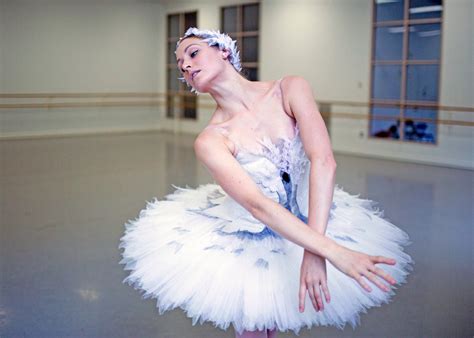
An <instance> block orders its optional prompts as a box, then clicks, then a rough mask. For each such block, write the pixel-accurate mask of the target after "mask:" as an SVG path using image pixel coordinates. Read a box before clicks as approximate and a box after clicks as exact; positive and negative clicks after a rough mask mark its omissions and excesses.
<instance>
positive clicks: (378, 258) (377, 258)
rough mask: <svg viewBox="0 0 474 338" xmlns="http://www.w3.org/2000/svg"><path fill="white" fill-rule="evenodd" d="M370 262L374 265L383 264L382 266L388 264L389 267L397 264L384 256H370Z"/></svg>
mask: <svg viewBox="0 0 474 338" xmlns="http://www.w3.org/2000/svg"><path fill="white" fill-rule="evenodd" d="M372 261H373V262H374V263H383V264H390V265H395V264H396V263H397V261H396V260H394V259H393V258H388V257H384V256H372Z"/></svg>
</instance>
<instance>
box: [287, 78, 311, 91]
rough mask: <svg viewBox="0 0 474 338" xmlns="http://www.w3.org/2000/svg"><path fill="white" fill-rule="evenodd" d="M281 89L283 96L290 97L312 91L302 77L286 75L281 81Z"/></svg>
mask: <svg viewBox="0 0 474 338" xmlns="http://www.w3.org/2000/svg"><path fill="white" fill-rule="evenodd" d="M281 89H282V91H283V93H284V94H286V95H291V94H294V93H298V92H299V91H301V90H308V89H309V90H312V89H311V85H310V84H309V82H308V81H307V80H306V79H305V78H304V77H302V76H298V75H288V76H285V77H284V78H282V80H281Z"/></svg>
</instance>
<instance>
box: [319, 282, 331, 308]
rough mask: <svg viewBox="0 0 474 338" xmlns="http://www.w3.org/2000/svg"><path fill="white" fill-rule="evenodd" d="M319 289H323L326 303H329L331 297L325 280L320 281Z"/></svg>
mask: <svg viewBox="0 0 474 338" xmlns="http://www.w3.org/2000/svg"><path fill="white" fill-rule="evenodd" d="M321 288H322V289H323V293H324V297H325V298H326V302H327V303H329V302H330V301H331V295H330V294H329V289H328V283H327V281H326V280H323V281H321Z"/></svg>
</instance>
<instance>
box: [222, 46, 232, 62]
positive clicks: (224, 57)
mask: <svg viewBox="0 0 474 338" xmlns="http://www.w3.org/2000/svg"><path fill="white" fill-rule="evenodd" d="M221 54H222V58H223V59H224V60H227V59H228V58H229V55H230V51H229V50H228V49H227V48H226V49H223V50H222V51H221Z"/></svg>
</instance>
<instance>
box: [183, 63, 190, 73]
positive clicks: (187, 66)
mask: <svg viewBox="0 0 474 338" xmlns="http://www.w3.org/2000/svg"><path fill="white" fill-rule="evenodd" d="M183 69H184V71H188V69H191V65H190V64H189V62H185V63H184V64H183Z"/></svg>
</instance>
